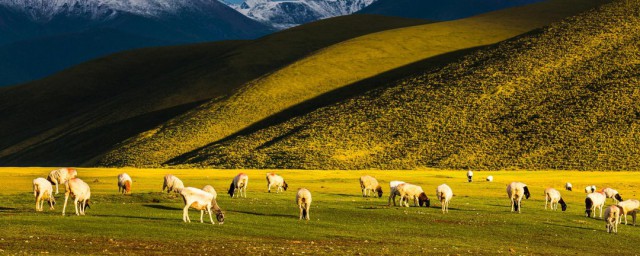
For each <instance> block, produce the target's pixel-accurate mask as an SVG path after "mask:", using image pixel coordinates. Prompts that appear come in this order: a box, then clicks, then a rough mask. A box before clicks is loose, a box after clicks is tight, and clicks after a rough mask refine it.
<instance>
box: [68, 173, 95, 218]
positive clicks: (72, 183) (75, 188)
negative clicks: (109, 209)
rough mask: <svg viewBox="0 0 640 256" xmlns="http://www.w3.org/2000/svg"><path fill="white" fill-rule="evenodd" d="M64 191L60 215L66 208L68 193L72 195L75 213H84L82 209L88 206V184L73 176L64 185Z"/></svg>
mask: <svg viewBox="0 0 640 256" xmlns="http://www.w3.org/2000/svg"><path fill="white" fill-rule="evenodd" d="M65 189H66V192H65V193H64V206H63V207H62V216H64V215H65V212H66V210H67V201H68V200H69V195H71V196H73V205H74V206H75V208H76V215H84V211H85V210H86V208H91V207H89V205H90V201H89V199H90V198H91V189H90V188H89V184H87V183H86V182H84V181H82V180H81V179H79V178H73V179H70V180H68V181H67V183H66V185H65ZM78 205H79V206H80V211H78Z"/></svg>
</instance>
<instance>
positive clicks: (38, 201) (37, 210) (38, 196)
mask: <svg viewBox="0 0 640 256" xmlns="http://www.w3.org/2000/svg"><path fill="white" fill-rule="evenodd" d="M41 198H42V196H40V195H37V196H36V212H39V211H40V199H41Z"/></svg>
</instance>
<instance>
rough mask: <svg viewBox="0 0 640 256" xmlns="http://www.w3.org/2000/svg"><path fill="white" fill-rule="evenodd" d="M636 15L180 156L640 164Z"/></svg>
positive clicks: (537, 36) (242, 162)
mask: <svg viewBox="0 0 640 256" xmlns="http://www.w3.org/2000/svg"><path fill="white" fill-rule="evenodd" d="M638 17H640V1H624V0H623V1H615V2H613V3H611V4H606V5H604V6H602V7H601V8H598V9H597V10H594V11H589V12H586V13H584V14H581V15H578V16H575V17H571V18H568V19H566V20H563V21H561V22H557V23H554V24H553V25H551V26H549V27H545V28H544V29H542V30H537V31H534V32H532V33H528V34H526V35H523V36H520V37H518V38H515V39H512V40H508V41H506V42H503V43H500V44H498V45H496V46H492V47H489V48H486V49H482V50H479V51H477V52H475V53H473V54H471V55H468V56H467V57H465V58H463V59H462V60H460V61H458V62H455V63H453V64H450V65H447V66H446V67H444V68H442V69H440V70H436V71H430V72H425V73H423V74H418V75H415V76H412V77H408V78H405V79H402V80H400V81H397V82H395V83H392V84H391V86H390V87H388V88H382V89H377V90H373V91H370V92H368V93H365V94H361V95H359V96H356V97H353V98H350V99H347V100H344V101H341V102H339V103H337V104H333V105H331V106H327V107H325V108H320V109H317V110H315V111H312V112H310V113H307V114H303V115H299V116H297V117H295V118H292V119H289V120H287V121H285V122H282V123H280V124H275V125H273V126H270V127H263V128H262V129H258V130H256V131H253V132H249V133H246V134H243V135H239V136H234V137H231V138H227V139H226V140H225V141H221V142H219V143H214V144H210V145H208V146H206V147H203V148H201V149H199V150H196V151H194V152H191V153H190V154H187V155H185V156H183V157H181V158H177V159H175V160H174V162H172V164H177V163H183V164H187V165H194V166H203V167H204V166H206V167H215V168H221V167H224V168H308V169H370V168H375V169H390V170H393V169H413V168H420V167H436V168H453V169H460V168H470V169H491V170H496V169H529V170H531V169H569V170H575V169H578V170H640V164H639V163H640V154H639V153H640V152H639V151H640V150H639V148H640V140H638V138H639V135H640V133H639V131H640V104H639V103H640V97H639V94H638V85H640V68H638V67H639V66H638V65H640V63H639V62H638V60H639V56H640V50H639V49H640V40H639V39H640V19H639V18H638Z"/></svg>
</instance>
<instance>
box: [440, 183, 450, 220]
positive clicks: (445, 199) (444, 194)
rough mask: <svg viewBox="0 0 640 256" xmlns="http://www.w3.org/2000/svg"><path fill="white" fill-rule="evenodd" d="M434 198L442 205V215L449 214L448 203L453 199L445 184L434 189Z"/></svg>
mask: <svg viewBox="0 0 640 256" xmlns="http://www.w3.org/2000/svg"><path fill="white" fill-rule="evenodd" d="M436 196H437V197H438V201H440V204H441V205H442V213H445V212H447V213H448V212H449V202H450V201H451V198H452V197H453V190H451V187H449V186H448V185H447V184H442V185H440V186H438V188H436Z"/></svg>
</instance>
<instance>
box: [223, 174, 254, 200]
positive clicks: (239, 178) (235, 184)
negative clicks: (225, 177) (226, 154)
mask: <svg viewBox="0 0 640 256" xmlns="http://www.w3.org/2000/svg"><path fill="white" fill-rule="evenodd" d="M248 184H249V176H247V175H246V174H244V173H239V174H238V175H236V177H234V178H233V181H232V182H231V186H229V191H228V194H229V195H230V196H231V197H232V198H233V197H235V196H236V195H238V194H239V195H238V197H240V196H242V194H243V192H244V198H247V185H248Z"/></svg>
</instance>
